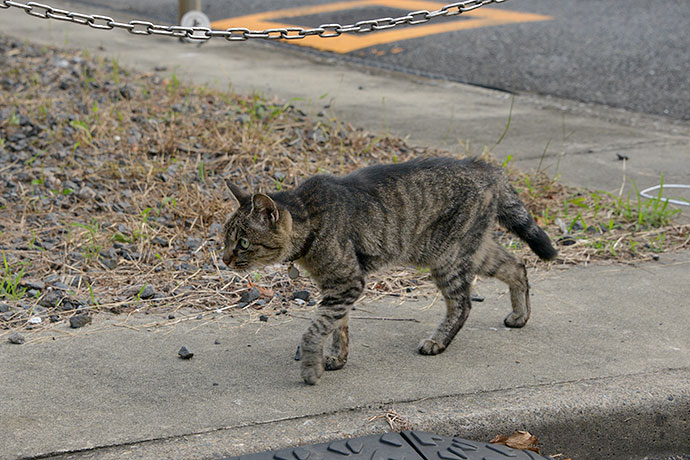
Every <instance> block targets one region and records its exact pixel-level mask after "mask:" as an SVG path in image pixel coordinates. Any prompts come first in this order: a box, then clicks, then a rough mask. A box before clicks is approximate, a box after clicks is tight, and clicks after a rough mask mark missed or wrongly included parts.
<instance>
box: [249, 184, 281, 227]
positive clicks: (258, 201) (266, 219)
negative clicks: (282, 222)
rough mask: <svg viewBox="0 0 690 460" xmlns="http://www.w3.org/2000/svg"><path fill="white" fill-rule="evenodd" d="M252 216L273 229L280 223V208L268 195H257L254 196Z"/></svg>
mask: <svg viewBox="0 0 690 460" xmlns="http://www.w3.org/2000/svg"><path fill="white" fill-rule="evenodd" d="M250 215H252V216H256V217H257V218H258V219H259V221H260V222H261V223H262V224H264V225H265V226H267V227H269V228H273V227H274V226H275V224H276V222H278V217H279V214H278V207H277V206H276V204H275V202H274V201H273V200H272V199H271V197H269V196H268V195H264V194H263V193H257V194H255V195H254V196H252V212H251V213H250Z"/></svg>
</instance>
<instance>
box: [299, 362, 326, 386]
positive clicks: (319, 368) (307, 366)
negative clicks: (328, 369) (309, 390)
mask: <svg viewBox="0 0 690 460" xmlns="http://www.w3.org/2000/svg"><path fill="white" fill-rule="evenodd" d="M323 370H324V365H323V361H320V360H314V361H312V362H305V361H304V360H303V361H302V378H303V379H304V383H307V384H309V385H316V383H317V382H318V381H319V379H320V378H321V375H323Z"/></svg>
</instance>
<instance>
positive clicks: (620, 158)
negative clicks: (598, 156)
mask: <svg viewBox="0 0 690 460" xmlns="http://www.w3.org/2000/svg"><path fill="white" fill-rule="evenodd" d="M616 158H617V159H618V161H624V160H629V159H630V157H628V155H624V154H622V153H617V154H616Z"/></svg>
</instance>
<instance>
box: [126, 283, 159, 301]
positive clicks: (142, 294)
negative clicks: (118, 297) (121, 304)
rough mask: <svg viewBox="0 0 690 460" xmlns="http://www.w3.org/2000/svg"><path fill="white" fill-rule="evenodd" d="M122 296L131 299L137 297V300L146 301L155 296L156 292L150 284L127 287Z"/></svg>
mask: <svg viewBox="0 0 690 460" xmlns="http://www.w3.org/2000/svg"><path fill="white" fill-rule="evenodd" d="M124 295H125V296H127V297H131V298H137V297H138V298H139V299H142V300H146V299H150V298H152V297H153V296H154V295H156V290H155V289H154V288H153V286H151V285H150V284H137V285H134V286H131V287H129V288H128V289H127V290H126V291H125V294H124Z"/></svg>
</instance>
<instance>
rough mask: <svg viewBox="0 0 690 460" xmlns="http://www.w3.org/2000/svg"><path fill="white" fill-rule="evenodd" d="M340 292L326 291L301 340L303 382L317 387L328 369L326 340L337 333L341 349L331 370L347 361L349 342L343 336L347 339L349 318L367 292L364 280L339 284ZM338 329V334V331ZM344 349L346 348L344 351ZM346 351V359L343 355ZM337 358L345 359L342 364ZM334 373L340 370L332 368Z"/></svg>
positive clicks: (340, 282)
mask: <svg viewBox="0 0 690 460" xmlns="http://www.w3.org/2000/svg"><path fill="white" fill-rule="evenodd" d="M337 284H338V288H337V289H335V288H334V289H325V290H324V296H323V300H321V304H320V305H319V308H318V309H317V312H316V317H315V318H314V320H313V321H312V323H311V325H310V326H309V328H308V329H307V332H305V333H304V335H303V336H302V344H301V349H302V360H301V361H302V378H303V379H304V381H305V382H306V383H308V384H310V385H314V384H316V382H318V381H319V378H321V375H322V374H323V371H324V368H325V362H324V356H323V345H324V341H325V340H326V338H327V337H328V336H329V335H330V334H331V333H333V332H334V331H335V334H337V335H339V336H340V337H338V338H334V339H333V340H334V345H338V344H339V345H340V347H339V348H340V349H339V350H338V353H337V354H336V355H335V356H336V359H331V360H330V361H331V364H329V366H337V365H340V367H342V366H343V365H344V364H345V359H346V358H347V338H346V339H345V341H343V332H344V335H345V337H346V336H347V315H348V313H349V311H350V307H351V306H352V304H353V303H355V301H356V300H357V299H358V298H359V296H360V295H361V294H362V291H363V290H364V279H363V278H357V279H353V280H342V281H339V282H338V283H337ZM336 329H337V330H336ZM343 345H344V347H343ZM343 351H344V356H341V354H342V353H343ZM338 358H343V359H342V362H339V361H338ZM332 369H339V367H333V368H332Z"/></svg>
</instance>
